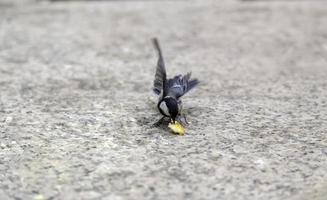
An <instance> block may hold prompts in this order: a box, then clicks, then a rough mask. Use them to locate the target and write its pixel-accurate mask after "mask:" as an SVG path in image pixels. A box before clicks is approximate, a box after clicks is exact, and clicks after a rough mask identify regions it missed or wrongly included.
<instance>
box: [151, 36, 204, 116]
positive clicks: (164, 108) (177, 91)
mask: <svg viewBox="0 0 327 200" xmlns="http://www.w3.org/2000/svg"><path fill="white" fill-rule="evenodd" d="M153 45H154V47H155V49H156V51H157V53H158V57H159V58H158V63H157V68H156V74H155V79H154V83H153V91H154V93H156V94H157V95H159V96H160V97H159V102H158V104H157V107H158V109H159V111H160V113H161V114H162V115H163V116H164V117H169V118H170V119H171V120H172V121H173V122H175V120H176V117H177V116H178V115H180V114H181V110H182V101H181V100H180V98H181V97H182V96H183V95H185V94H186V93H187V92H188V91H190V90H191V89H192V88H194V87H195V86H196V85H198V84H199V81H198V80H197V79H191V73H190V72H189V73H187V74H186V75H184V76H183V75H177V76H175V77H173V78H169V79H167V74H166V68H165V62H164V59H163V56H162V52H161V48H160V45H159V41H158V40H157V39H156V38H154V39H153Z"/></svg>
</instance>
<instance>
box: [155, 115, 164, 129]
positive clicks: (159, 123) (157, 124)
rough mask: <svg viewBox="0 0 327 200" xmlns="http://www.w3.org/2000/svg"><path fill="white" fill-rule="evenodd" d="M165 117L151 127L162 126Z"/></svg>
mask: <svg viewBox="0 0 327 200" xmlns="http://www.w3.org/2000/svg"><path fill="white" fill-rule="evenodd" d="M164 119H165V116H163V117H161V118H160V119H159V120H158V121H157V122H156V123H154V124H153V125H152V126H154V127H158V126H160V125H161V124H162V122H163V121H164Z"/></svg>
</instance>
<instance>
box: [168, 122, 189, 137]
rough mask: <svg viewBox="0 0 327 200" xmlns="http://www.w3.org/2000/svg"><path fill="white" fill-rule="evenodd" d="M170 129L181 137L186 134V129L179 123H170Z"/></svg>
mask: <svg viewBox="0 0 327 200" xmlns="http://www.w3.org/2000/svg"><path fill="white" fill-rule="evenodd" d="M168 128H170V130H172V131H173V132H174V133H177V134H179V135H184V134H185V128H184V127H183V126H182V124H181V123H179V122H178V121H175V123H172V122H171V123H169V124H168Z"/></svg>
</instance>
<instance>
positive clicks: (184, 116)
mask: <svg viewBox="0 0 327 200" xmlns="http://www.w3.org/2000/svg"><path fill="white" fill-rule="evenodd" d="M182 116H183V118H184V121H185V123H186V124H187V125H189V124H190V123H188V121H187V119H186V115H185V114H184V113H183V114H182Z"/></svg>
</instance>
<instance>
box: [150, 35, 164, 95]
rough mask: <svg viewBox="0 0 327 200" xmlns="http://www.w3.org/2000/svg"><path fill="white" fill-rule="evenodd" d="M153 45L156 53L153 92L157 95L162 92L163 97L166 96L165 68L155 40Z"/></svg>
mask: <svg viewBox="0 0 327 200" xmlns="http://www.w3.org/2000/svg"><path fill="white" fill-rule="evenodd" d="M153 45H154V48H155V49H156V51H157V53H158V57H159V58H158V63H157V67H156V74H155V78H154V82H153V91H154V92H155V93H156V94H157V95H159V94H160V93H161V91H163V95H164V96H165V95H166V79H167V74H166V68H165V62H164V59H163V56H162V52H161V48H160V45H159V41H158V39H157V38H154V39H153Z"/></svg>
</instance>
